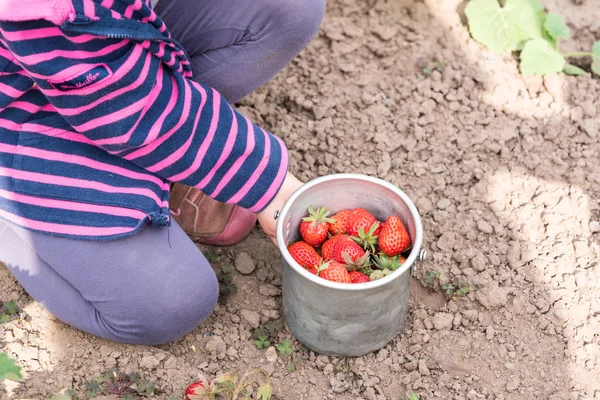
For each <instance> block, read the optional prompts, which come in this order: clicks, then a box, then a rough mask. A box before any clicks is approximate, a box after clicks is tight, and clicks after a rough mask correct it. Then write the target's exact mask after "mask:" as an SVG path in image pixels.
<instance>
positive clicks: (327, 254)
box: [321, 235, 342, 261]
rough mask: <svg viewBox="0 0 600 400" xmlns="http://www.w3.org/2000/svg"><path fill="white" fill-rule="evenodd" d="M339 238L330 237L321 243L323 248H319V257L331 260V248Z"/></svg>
mask: <svg viewBox="0 0 600 400" xmlns="http://www.w3.org/2000/svg"><path fill="white" fill-rule="evenodd" d="M341 237H342V236H341V235H337V236H332V237H330V238H329V239H327V240H326V241H325V243H323V246H322V247H321V256H322V257H323V260H325V261H328V260H333V248H334V246H335V242H337V240H338V239H339V238H341Z"/></svg>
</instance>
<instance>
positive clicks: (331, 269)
mask: <svg viewBox="0 0 600 400" xmlns="http://www.w3.org/2000/svg"><path fill="white" fill-rule="evenodd" d="M318 275H319V276H320V277H321V278H323V279H327V280H328V281H333V282H339V283H351V281H350V274H348V270H347V269H346V266H345V265H344V264H340V263H339V262H337V261H328V262H326V263H324V264H323V265H321V266H320V267H319V274H318Z"/></svg>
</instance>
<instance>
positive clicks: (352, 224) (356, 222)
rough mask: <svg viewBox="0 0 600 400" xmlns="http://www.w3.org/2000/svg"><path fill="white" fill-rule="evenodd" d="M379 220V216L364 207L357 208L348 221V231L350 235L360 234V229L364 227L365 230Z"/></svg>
mask: <svg viewBox="0 0 600 400" xmlns="http://www.w3.org/2000/svg"><path fill="white" fill-rule="evenodd" d="M375 222H377V218H375V217H374V216H373V214H371V213H370V212H368V211H367V210H365V209H364V208H355V209H354V210H353V211H352V214H351V215H350V217H349V218H348V221H347V222H346V233H347V234H348V235H350V236H358V230H359V229H360V228H362V229H363V230H364V231H365V232H368V231H369V229H371V226H372V225H373V224H374V223H375Z"/></svg>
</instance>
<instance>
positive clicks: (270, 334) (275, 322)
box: [252, 319, 283, 349]
mask: <svg viewBox="0 0 600 400" xmlns="http://www.w3.org/2000/svg"><path fill="white" fill-rule="evenodd" d="M282 329H283V322H281V320H280V319H272V320H270V321H268V322H267V323H266V324H265V325H264V326H263V327H261V328H257V329H255V330H254V331H253V332H252V339H253V340H254V344H255V345H256V347H257V348H259V349H266V348H267V347H269V346H270V345H271V343H273V341H274V340H275V339H277V335H278V333H279V332H280V331H281V330H282Z"/></svg>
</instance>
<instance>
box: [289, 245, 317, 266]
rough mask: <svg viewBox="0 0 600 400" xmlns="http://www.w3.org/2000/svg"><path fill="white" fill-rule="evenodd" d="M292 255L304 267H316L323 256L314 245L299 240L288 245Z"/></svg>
mask: <svg viewBox="0 0 600 400" xmlns="http://www.w3.org/2000/svg"><path fill="white" fill-rule="evenodd" d="M288 251H289V252H290V255H291V256H292V258H293V259H294V260H296V262H297V263H298V264H300V265H301V266H303V267H304V268H310V267H316V266H318V265H319V263H320V262H321V257H320V256H319V253H317V251H316V250H315V248H314V247H312V246H311V245H309V244H308V243H305V242H302V241H299V242H296V243H292V244H290V245H289V247H288Z"/></svg>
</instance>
